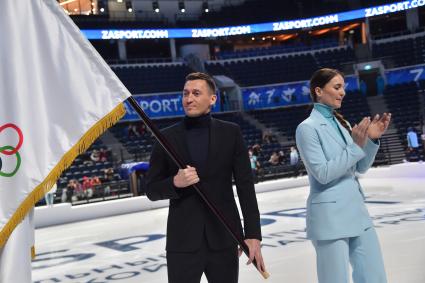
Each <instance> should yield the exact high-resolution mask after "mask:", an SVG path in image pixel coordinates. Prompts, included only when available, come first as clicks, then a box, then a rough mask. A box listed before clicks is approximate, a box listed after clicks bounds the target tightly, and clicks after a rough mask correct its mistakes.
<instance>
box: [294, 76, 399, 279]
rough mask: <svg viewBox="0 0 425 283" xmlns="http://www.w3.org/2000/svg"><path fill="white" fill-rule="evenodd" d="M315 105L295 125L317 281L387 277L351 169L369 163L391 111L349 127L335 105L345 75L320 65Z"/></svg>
mask: <svg viewBox="0 0 425 283" xmlns="http://www.w3.org/2000/svg"><path fill="white" fill-rule="evenodd" d="M310 94H311V97H312V100H313V101H314V108H313V110H312V112H311V114H310V117H308V118H307V119H306V120H304V121H303V122H302V123H301V124H300V125H299V126H298V127H297V131H296V141H297V146H298V149H299V152H300V154H301V158H302V159H303V161H304V164H305V166H306V169H307V172H308V177H309V181H310V195H309V197H308V199H307V237H308V238H309V239H310V240H311V241H312V243H313V246H314V247H315V250H316V255H317V258H316V260H317V274H318V278H319V282H320V283H346V282H347V283H348V282H349V277H350V275H349V264H350V263H351V266H352V269H353V274H352V276H353V281H354V282H355V283H386V282H387V279H386V275H385V269H384V263H383V260H382V255H381V250H380V247H379V242H378V238H377V235H376V232H375V229H374V227H373V224H372V220H371V218H370V216H369V213H368V211H367V209H366V206H365V204H364V194H363V190H362V188H361V186H360V184H359V182H358V180H357V177H356V175H355V174H356V172H359V173H364V172H366V171H367V170H368V169H369V167H370V166H371V165H372V163H373V161H374V159H375V155H376V152H377V151H378V148H379V138H380V137H381V136H382V134H383V133H384V132H385V131H386V129H387V128H388V125H389V123H390V120H391V114H386V113H384V114H383V115H382V117H379V115H376V116H375V117H374V119H373V120H372V121H371V119H370V118H369V117H365V118H363V119H362V120H361V122H360V123H359V124H357V125H355V126H354V127H353V128H350V126H349V124H348V122H347V121H345V120H344V119H343V117H342V115H340V114H338V113H337V112H336V111H335V109H338V108H340V107H341V103H342V100H343V98H344V95H345V91H344V76H343V74H342V73H341V72H339V71H338V70H334V69H320V70H318V71H316V72H315V73H314V74H313V76H312V78H311V80H310Z"/></svg>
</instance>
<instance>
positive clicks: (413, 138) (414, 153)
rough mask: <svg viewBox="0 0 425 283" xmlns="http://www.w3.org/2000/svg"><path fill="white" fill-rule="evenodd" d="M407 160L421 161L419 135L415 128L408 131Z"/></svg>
mask: <svg viewBox="0 0 425 283" xmlns="http://www.w3.org/2000/svg"><path fill="white" fill-rule="evenodd" d="M406 139H407V160H408V161H416V160H418V159H419V152H418V149H419V142H418V135H417V134H416V132H415V131H414V129H413V127H409V128H408V129H407V137H406Z"/></svg>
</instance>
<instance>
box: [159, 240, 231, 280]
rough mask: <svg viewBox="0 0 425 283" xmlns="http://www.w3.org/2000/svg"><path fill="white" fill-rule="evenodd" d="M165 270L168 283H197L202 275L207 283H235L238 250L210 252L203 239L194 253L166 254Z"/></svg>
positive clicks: (228, 249)
mask: <svg viewBox="0 0 425 283" xmlns="http://www.w3.org/2000/svg"><path fill="white" fill-rule="evenodd" d="M167 268H168V282H169V283H199V282H200V281H201V277H202V274H203V273H205V276H206V277H207V279H208V282H209V283H237V282H238V275H239V257H238V248H237V246H236V245H235V246H233V247H231V248H227V249H223V250H218V251H216V250H211V249H210V248H209V247H208V243H207V240H206V239H205V240H204V241H203V243H202V246H201V248H200V249H199V250H198V251H196V252H187V253H184V252H167Z"/></svg>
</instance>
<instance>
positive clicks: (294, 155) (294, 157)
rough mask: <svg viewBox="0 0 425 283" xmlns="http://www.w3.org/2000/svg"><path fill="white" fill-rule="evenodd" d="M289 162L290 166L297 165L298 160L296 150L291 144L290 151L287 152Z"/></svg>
mask: <svg viewBox="0 0 425 283" xmlns="http://www.w3.org/2000/svg"><path fill="white" fill-rule="evenodd" d="M289 158H290V160H289V163H290V164H291V166H297V165H298V162H299V156H298V151H297V149H296V148H295V147H294V146H291V152H290V153H289Z"/></svg>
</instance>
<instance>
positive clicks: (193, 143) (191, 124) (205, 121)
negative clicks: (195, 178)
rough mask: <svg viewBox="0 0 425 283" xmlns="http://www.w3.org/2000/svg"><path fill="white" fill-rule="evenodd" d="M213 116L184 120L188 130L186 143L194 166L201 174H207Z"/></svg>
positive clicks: (207, 115) (186, 118)
mask: <svg viewBox="0 0 425 283" xmlns="http://www.w3.org/2000/svg"><path fill="white" fill-rule="evenodd" d="M210 124H211V115H210V114H209V113H208V114H205V115H202V116H199V117H188V116H186V117H185V118H184V125H185V129H186V143H187V147H188V150H189V154H190V157H191V158H192V162H193V166H194V167H195V168H196V169H197V172H198V175H199V172H205V170H206V166H207V158H208V147H209V141H210V131H209V129H210Z"/></svg>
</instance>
